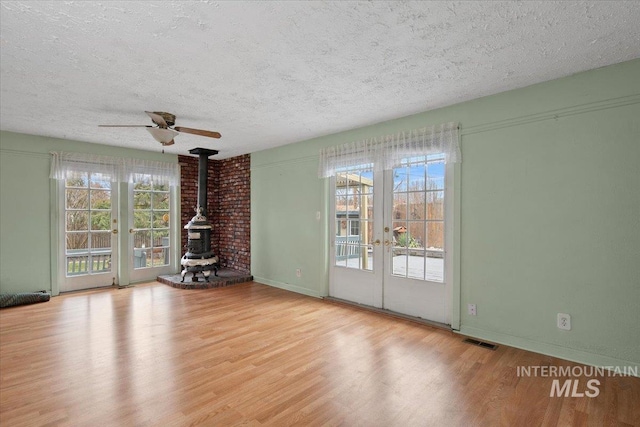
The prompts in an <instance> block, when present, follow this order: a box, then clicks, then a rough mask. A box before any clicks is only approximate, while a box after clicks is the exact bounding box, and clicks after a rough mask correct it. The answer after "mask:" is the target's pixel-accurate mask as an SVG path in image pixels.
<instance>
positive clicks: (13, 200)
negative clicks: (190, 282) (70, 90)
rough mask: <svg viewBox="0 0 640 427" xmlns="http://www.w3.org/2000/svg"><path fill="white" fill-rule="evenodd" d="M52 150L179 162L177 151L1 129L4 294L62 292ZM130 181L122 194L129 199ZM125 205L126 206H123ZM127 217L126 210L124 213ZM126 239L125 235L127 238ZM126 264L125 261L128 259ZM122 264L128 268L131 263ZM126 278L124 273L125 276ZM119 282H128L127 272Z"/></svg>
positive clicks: (0, 275)
mask: <svg viewBox="0 0 640 427" xmlns="http://www.w3.org/2000/svg"><path fill="white" fill-rule="evenodd" d="M52 151H68V152H82V153H94V154H101V155H108V156H119V157H132V158H139V159H145V160H156V161H165V162H172V163H173V162H175V163H177V161H178V158H177V156H175V155H169V154H161V153H156V152H150V151H140V150H131V149H126V148H117V147H111V146H105V145H99V144H87V143H85V142H79V141H68V140H61V139H55V138H45V137H39V136H33V135H25V134H18V133H12V132H0V292H1V293H17V292H33V291H38V290H48V291H52V292H53V293H54V294H57V292H58V283H56V281H57V279H56V277H57V270H56V269H57V258H56V254H55V253H54V252H55V251H54V250H52V246H54V247H55V245H52V241H55V240H56V239H57V238H58V236H57V230H56V229H55V227H52V226H51V223H52V218H54V223H55V218H57V200H55V198H52V194H54V192H53V191H52V182H53V181H52V180H50V179H49V169H50V155H49V153H50V152H52ZM126 194H127V193H126V185H124V186H123V187H122V188H121V191H120V197H121V200H122V198H123V197H124V198H126V197H127V196H126ZM121 205H122V204H121ZM119 216H120V218H126V216H127V213H126V212H120V213H119ZM125 237H126V236H125ZM125 262H126V260H125ZM120 268H121V269H122V270H124V271H127V270H128V269H127V265H125V264H124V263H123V264H121V266H120ZM123 276H124V277H123ZM123 276H121V277H120V282H119V284H121V285H126V284H128V278H127V277H126V274H124V275H123Z"/></svg>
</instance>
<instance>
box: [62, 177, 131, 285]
mask: <svg viewBox="0 0 640 427" xmlns="http://www.w3.org/2000/svg"><path fill="white" fill-rule="evenodd" d="M58 185H60V188H59V191H60V194H61V197H62V198H63V202H62V203H61V209H62V212H61V213H62V214H61V215H60V230H61V232H62V235H63V236H64V238H62V239H60V246H61V247H60V253H61V254H64V256H62V257H60V258H61V260H62V262H61V264H62V265H61V268H60V274H61V276H63V280H61V281H60V291H61V292H68V291H76V290H80V289H88V288H95V287H100V286H109V285H111V284H112V283H113V280H115V279H116V278H117V271H118V265H117V262H118V244H117V233H118V226H117V225H118V224H117V200H118V188H117V185H115V184H114V183H112V182H111V176H109V175H108V174H104V173H93V172H77V173H74V174H72V176H70V177H68V178H67V179H66V180H61V181H59V184H58Z"/></svg>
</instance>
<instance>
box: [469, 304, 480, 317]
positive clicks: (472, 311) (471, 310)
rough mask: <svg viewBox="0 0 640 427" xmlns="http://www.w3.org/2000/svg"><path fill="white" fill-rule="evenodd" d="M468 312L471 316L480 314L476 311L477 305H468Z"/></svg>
mask: <svg viewBox="0 0 640 427" xmlns="http://www.w3.org/2000/svg"><path fill="white" fill-rule="evenodd" d="M467 312H468V313H469V316H476V315H477V314H478V312H477V311H476V305H475V304H467Z"/></svg>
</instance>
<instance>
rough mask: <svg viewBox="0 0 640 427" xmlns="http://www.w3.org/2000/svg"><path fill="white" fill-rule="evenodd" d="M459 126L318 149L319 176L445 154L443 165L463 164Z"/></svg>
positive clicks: (384, 167) (385, 167)
mask: <svg viewBox="0 0 640 427" xmlns="http://www.w3.org/2000/svg"><path fill="white" fill-rule="evenodd" d="M458 138H459V135H458V123H454V122H451V123H443V124H440V125H434V126H430V127H426V128H422V129H416V130H411V131H403V132H400V133H398V134H396V135H387V136H383V137H378V138H372V139H367V140H363V141H357V142H350V143H348V144H343V145H338V146H335V147H327V148H324V149H322V150H320V165H319V167H318V176H319V177H320V178H326V177H329V176H333V175H335V174H336V172H338V171H341V170H348V169H353V168H356V167H362V166H365V165H366V167H367V169H373V170H375V171H382V170H389V169H393V168H394V167H396V166H398V165H400V163H401V162H402V160H403V159H407V158H412V157H419V156H426V155H430V154H441V153H444V156H445V162H452V163H459V162H461V161H462V154H461V152H460V143H459V140H458Z"/></svg>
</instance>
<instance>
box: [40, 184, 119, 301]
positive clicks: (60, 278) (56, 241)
mask: <svg viewBox="0 0 640 427" xmlns="http://www.w3.org/2000/svg"><path fill="white" fill-rule="evenodd" d="M65 182H66V180H51V187H50V188H51V194H52V197H51V200H52V201H54V202H53V203H52V208H54V209H55V214H52V215H51V224H52V227H51V234H52V239H51V247H52V251H51V253H52V255H53V256H52V257H51V271H52V277H57V280H52V286H51V291H52V294H53V295H58V294H59V293H60V292H73V291H77V290H86V289H93V288H99V287H107V286H110V285H112V284H113V283H114V282H115V283H117V282H118V280H119V271H120V265H119V264H120V263H119V260H120V258H121V257H120V256H119V254H120V246H121V245H120V238H119V232H120V228H121V227H120V224H121V221H120V218H119V211H120V188H119V183H118V182H111V189H110V191H111V219H110V225H111V227H110V230H111V232H110V236H111V260H110V263H111V270H110V271H109V272H105V273H100V274H88V275H82V276H78V278H71V281H79V280H80V279H79V278H80V277H84V278H88V280H87V281H88V283H89V286H86V287H84V286H83V287H78V286H70V289H64V290H62V288H63V287H65V288H66V286H64V285H65V284H66V282H67V280H69V278H68V277H67V271H66V270H67V268H66V266H67V251H66V215H64V213H65V212H66V192H65V190H66V186H65ZM89 221H90V219H89ZM87 227H88V228H90V224H88V225H87ZM114 230H115V232H114ZM53 236H55V238H53ZM85 280H86V279H85Z"/></svg>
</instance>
